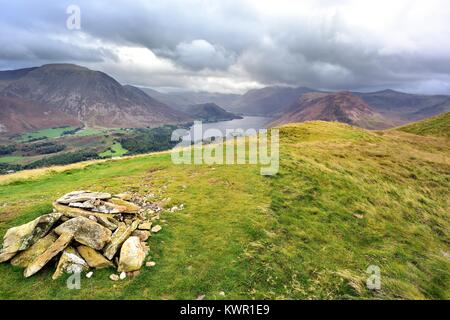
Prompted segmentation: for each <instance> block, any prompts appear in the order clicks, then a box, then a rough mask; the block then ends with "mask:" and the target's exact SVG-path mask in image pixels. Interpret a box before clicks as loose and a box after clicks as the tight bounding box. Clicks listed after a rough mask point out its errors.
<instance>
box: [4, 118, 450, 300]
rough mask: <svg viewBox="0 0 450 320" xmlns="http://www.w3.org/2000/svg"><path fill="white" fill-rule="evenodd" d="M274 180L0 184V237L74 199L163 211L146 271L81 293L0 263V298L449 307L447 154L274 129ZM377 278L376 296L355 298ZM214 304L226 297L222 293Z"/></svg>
mask: <svg viewBox="0 0 450 320" xmlns="http://www.w3.org/2000/svg"><path fill="white" fill-rule="evenodd" d="M280 136H281V150H280V172H279V174H278V175H277V176H273V177H263V176H261V175H260V174H259V168H258V167H257V166H253V165H230V166H226V165H214V166H212V165H174V164H172V162H171V158H170V154H168V153H160V154H153V155H145V156H138V157H130V158H125V159H122V160H110V161H103V162H90V163H86V164H84V165H83V164H81V163H80V164H77V165H72V166H70V167H67V168H66V169H64V168H57V169H55V170H52V169H47V170H44V169H41V170H37V171H30V172H20V173H17V174H13V175H10V176H3V177H0V203H2V204H3V205H2V206H0V236H3V235H4V233H5V231H6V229H7V228H10V227H12V226H16V225H18V224H21V223H25V222H27V221H29V220H30V219H32V218H34V217H36V216H38V215H40V214H42V213H47V212H48V211H49V210H51V202H52V199H56V198H57V197H58V196H60V195H62V194H64V193H66V192H69V191H72V190H77V189H94V190H97V191H108V192H113V193H117V192H123V191H133V192H137V193H139V194H141V195H142V196H146V197H148V199H149V201H156V202H158V203H160V204H162V205H163V206H165V207H166V208H170V207H171V206H173V205H178V204H181V203H182V204H184V205H185V210H183V211H178V212H171V213H169V212H163V213H162V215H161V221H160V222H159V223H160V224H161V225H162V227H163V231H162V232H160V233H158V234H155V235H154V236H153V237H152V238H151V241H150V242H149V244H150V257H151V259H152V260H154V261H156V266H155V267H153V268H147V269H143V270H142V271H141V274H140V275H139V276H137V277H135V278H132V279H126V280H124V281H119V282H115V283H112V282H111V280H109V279H108V276H109V275H110V273H111V271H108V270H96V271H95V272H94V276H93V277H92V278H91V279H85V278H84V277H83V278H82V284H81V289H80V290H65V289H62V288H65V285H66V284H65V280H66V278H65V277H64V278H62V279H60V280H58V281H52V280H51V279H50V278H51V274H52V270H50V269H49V270H44V271H43V272H42V273H40V274H37V275H36V276H33V277H32V278H29V279H27V280H24V279H23V277H22V270H21V269H18V268H13V267H11V266H10V265H9V264H1V265H0V280H1V281H0V298H2V299H31V298H39V299H87V298H88V299H100V298H101V299H175V298H178V299H195V298H196V297H198V296H199V295H205V299H223V298H225V299H271V298H277V299H319V298H320V299H380V298H384V299H450V260H449V256H450V237H449V235H450V232H449V230H450V219H449V218H450V217H449V211H448V208H449V199H450V197H449V190H450V184H449V181H450V175H449V173H450V142H449V140H448V139H443V138H434V137H423V136H416V135H411V134H407V133H403V132H400V131H395V130H390V131H384V132H370V131H366V130H363V129H358V128H354V127H350V126H348V125H345V124H339V123H330V122H308V123H304V124H294V125H287V126H283V127H282V128H281V132H280ZM371 265H375V266H378V267H379V268H380V270H381V277H382V278H381V285H382V288H381V290H379V291H371V290H368V289H367V288H366V286H365V282H366V279H367V277H368V276H369V275H368V274H367V273H366V270H367V268H368V267H369V266H371ZM222 291H223V292H224V294H225V296H223V295H221V294H220V292H222Z"/></svg>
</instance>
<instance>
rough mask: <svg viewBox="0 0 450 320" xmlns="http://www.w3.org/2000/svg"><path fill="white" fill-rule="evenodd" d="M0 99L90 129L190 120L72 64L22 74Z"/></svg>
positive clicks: (138, 93)
mask: <svg viewBox="0 0 450 320" xmlns="http://www.w3.org/2000/svg"><path fill="white" fill-rule="evenodd" d="M1 74H2V73H0V78H1ZM0 96H3V97H12V98H15V99H21V100H23V101H26V103H28V104H31V103H33V104H35V108H36V109H37V110H38V109H39V106H44V107H46V108H52V109H53V110H55V111H58V112H63V113H65V114H66V115H68V116H71V117H73V118H74V119H77V120H79V121H80V122H82V123H84V124H86V125H87V126H91V127H95V126H99V127H147V126H154V125H159V124H163V123H177V122H183V121H187V120H188V117H187V116H186V115H184V114H182V113H180V112H178V111H175V110H173V109H171V108H169V107H168V106H166V105H165V104H163V103H161V102H159V101H157V100H155V99H153V98H151V97H149V96H148V95H146V94H145V93H144V92H142V91H141V90H139V89H137V88H133V87H131V86H122V85H121V84H120V83H118V82H117V81H116V80H114V79H113V78H111V77H110V76H108V75H107V74H105V73H102V72H99V71H92V70H89V69H87V68H84V67H80V66H76V65H70V64H50V65H44V66H42V67H39V68H34V69H31V70H28V72H23V73H22V74H20V76H18V77H17V78H16V79H15V80H14V81H11V82H10V83H9V84H8V85H7V86H6V87H4V88H3V90H1V91H0ZM36 114H38V112H36ZM44 116H45V115H44V114H41V117H44ZM55 116H56V114H55Z"/></svg>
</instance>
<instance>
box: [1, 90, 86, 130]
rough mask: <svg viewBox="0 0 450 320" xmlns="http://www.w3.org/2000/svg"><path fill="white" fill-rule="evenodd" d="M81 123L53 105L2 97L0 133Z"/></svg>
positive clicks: (79, 124) (78, 124)
mask: <svg viewBox="0 0 450 320" xmlns="http://www.w3.org/2000/svg"><path fill="white" fill-rule="evenodd" d="M81 125H82V124H81V122H80V121H79V120H78V119H77V118H75V117H72V116H70V115H68V114H65V113H64V112H62V111H60V110H55V109H54V108H52V107H49V106H40V105H37V104H36V103H33V102H30V101H27V100H23V99H20V98H12V97H0V133H3V132H6V133H19V132H26V131H34V130H38V129H42V128H52V127H60V126H81Z"/></svg>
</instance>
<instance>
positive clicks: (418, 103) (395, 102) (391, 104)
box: [353, 90, 450, 123]
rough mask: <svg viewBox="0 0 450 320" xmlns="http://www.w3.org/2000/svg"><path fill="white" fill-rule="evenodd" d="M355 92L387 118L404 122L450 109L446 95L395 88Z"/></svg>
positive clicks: (449, 101) (449, 99)
mask: <svg viewBox="0 0 450 320" xmlns="http://www.w3.org/2000/svg"><path fill="white" fill-rule="evenodd" d="M353 94H354V95H357V96H359V97H361V98H362V99H363V100H364V101H365V102H366V103H367V104H368V105H369V106H370V107H371V108H372V109H373V110H375V111H377V112H379V113H381V114H382V115H383V116H385V117H386V118H388V119H393V120H397V121H400V122H402V123H406V122H410V121H417V120H421V119H424V118H428V117H432V116H435V115H437V114H439V113H442V112H446V111H449V110H450V97H449V96H445V95H420V94H410V93H404V92H398V91H395V90H383V91H377V92H369V93H358V92H354V93H353Z"/></svg>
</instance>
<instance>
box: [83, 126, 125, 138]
mask: <svg viewBox="0 0 450 320" xmlns="http://www.w3.org/2000/svg"><path fill="white" fill-rule="evenodd" d="M109 132H110V133H124V132H127V131H126V130H124V129H120V128H116V129H99V128H84V129H82V130H80V131H78V132H77V133H76V134H75V135H76V136H79V137H86V136H101V135H104V134H107V133H109Z"/></svg>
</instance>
